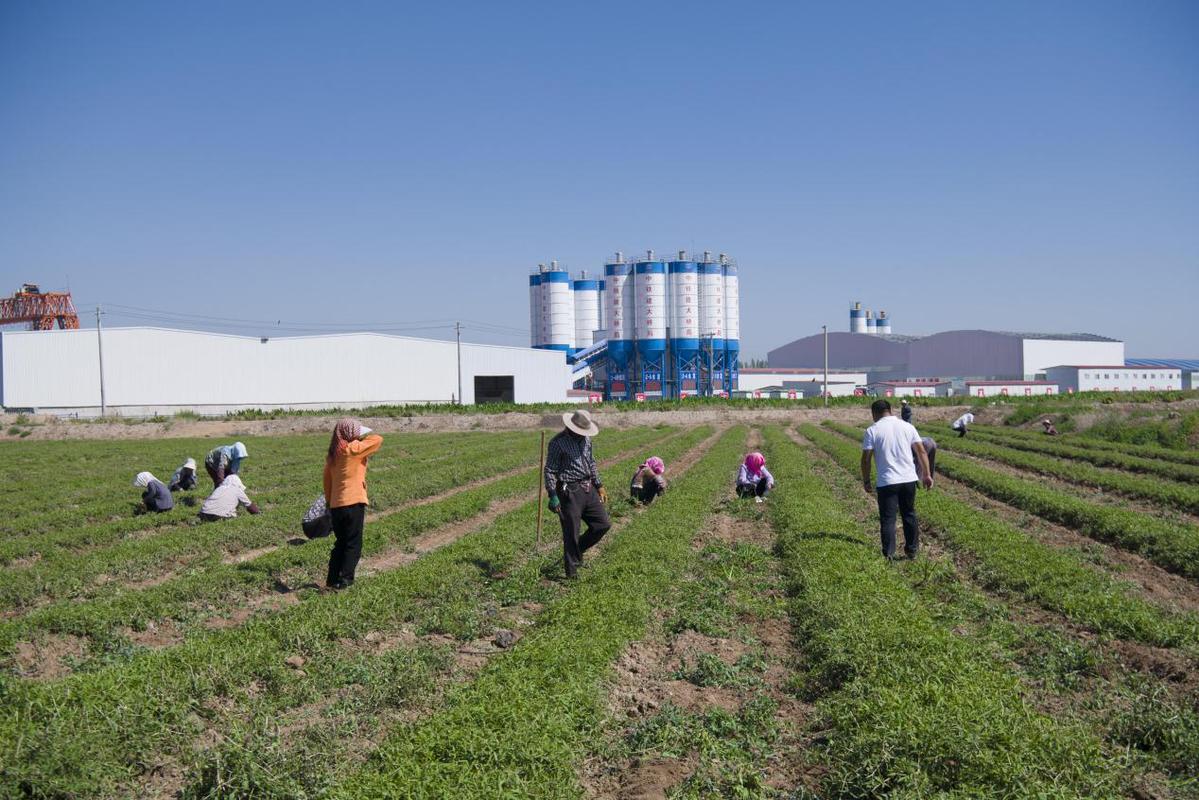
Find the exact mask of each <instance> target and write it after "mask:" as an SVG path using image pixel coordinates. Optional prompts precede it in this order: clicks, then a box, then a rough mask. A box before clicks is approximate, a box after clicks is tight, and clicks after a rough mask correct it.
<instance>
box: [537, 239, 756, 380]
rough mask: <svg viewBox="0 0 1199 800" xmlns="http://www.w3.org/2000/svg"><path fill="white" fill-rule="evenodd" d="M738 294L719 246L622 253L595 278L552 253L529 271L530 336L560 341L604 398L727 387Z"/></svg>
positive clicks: (556, 344) (735, 353) (554, 344)
mask: <svg viewBox="0 0 1199 800" xmlns="http://www.w3.org/2000/svg"><path fill="white" fill-rule="evenodd" d="M740 298H741V293H740V287H739V282H738V276H737V265H736V263H735V262H734V261H732V260H731V259H730V258H729V257H728V256H726V255H724V254H723V253H722V254H720V255H719V256H717V257H716V258H713V257H712V254H711V253H710V252H705V253H704V254H703V256H702V258H700V259H698V260H697V259H692V258H689V257H688V256H687V253H686V251H683V250H680V251H679V252H678V257H677V258H676V259H674V260H671V261H663V260H661V259H658V258H656V257H655V256H654V251H653V250H648V251H646V254H645V258H644V259H642V260H639V261H628V260H626V259H625V258H624V256H623V254H622V253H620V252H617V253H616V257H615V258H614V259H612V260H611V261H609V262H608V263H607V264H605V265H604V274H603V277H602V278H594V277H588V276H587V273H585V272H584V273H583V274H582V275H581V276H580V277H579V278H576V279H572V278H571V276H570V273H569V272H568V271H567V270H565V269H563V268H561V267H559V266H558V262H556V261H553V262H550V265H549V266H548V267H547V266H545V265H544V264H543V265H539V266H538V269H537V271H536V272H535V273H533V274H532V275H530V276H529V328H530V331H531V344H532V346H533V347H535V348H539V349H543V350H560V351H562V352H563V353H564V354H565V356H566V358H567V360H568V361H569V362H570V363H572V364H573V365H574V368H575V378H576V383H579V384H582V385H585V386H587V387H588V388H595V389H597V390H600V391H602V393H603V394H604V396H605V397H606V398H608V399H614V400H630V399H634V398H636V397H638V396H639V395H641V396H644V397H646V398H673V397H695V396H709V395H720V394H725V395H727V394H728V393H729V392H731V391H733V390H734V389H736V387H737V359H738V357H739V355H740V349H741V347H740V344H741V343H740V330H741V299H740Z"/></svg>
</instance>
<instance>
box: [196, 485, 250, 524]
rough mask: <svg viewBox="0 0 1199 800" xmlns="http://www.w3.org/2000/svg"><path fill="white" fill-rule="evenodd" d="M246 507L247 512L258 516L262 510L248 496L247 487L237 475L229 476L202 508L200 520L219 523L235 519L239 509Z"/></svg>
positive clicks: (214, 490)
mask: <svg viewBox="0 0 1199 800" xmlns="http://www.w3.org/2000/svg"><path fill="white" fill-rule="evenodd" d="M238 506H245V507H246V511H248V512H249V513H251V514H257V513H259V511H260V510H261V509H259V508H258V504H257V503H255V502H254V501H253V500H251V499H250V496H249V495H247V494H246V485H245V484H244V483H242V482H241V478H239V477H238V476H236V475H228V476H226V477H225V480H223V481H221V485H220V486H218V487H216V488H215V489H213V490H212V494H210V495H208V497H207V499H205V500H204V504H203V505H201V506H200V519H202V520H204V521H205V522H219V521H221V520H223V519H233V518H234V517H236V516H237V507H238Z"/></svg>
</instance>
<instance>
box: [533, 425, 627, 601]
mask: <svg viewBox="0 0 1199 800" xmlns="http://www.w3.org/2000/svg"><path fill="white" fill-rule="evenodd" d="M562 422H563V424H564V425H565V426H566V427H565V428H564V429H563V431H562V432H561V433H559V434H558V435H557V436H555V437H554V438H553V439H550V444H549V447H548V448H547V449H546V457H545V473H544V475H543V477H544V479H545V490H546V492H548V493H549V504H550V511H553V512H554V513H555V514H557V515H558V520H559V521H560V522H561V523H562V558H563V561H564V562H565V565H566V577H567V578H573V577H575V575H576V574H577V572H578V569H579V566H580V565H581V564H582V563H583V553H585V552H587V550H589V549H590V548H592V547H594V546H595V544H596V543H597V542H599V540H600V539H602V538H604V534H605V533H607V532H608V529H609V528H611V527H612V521H611V520H610V519H609V518H608V509H606V508H604V505H605V504H606V503H607V502H608V492H607V491H605V489H604V487H603V484H602V483H601V482H600V476H599V469H597V468H596V466H595V457H594V455H593V454H592V452H591V437H592V436H595V435H596V434H598V433H599V426H598V425H596V424H595V421H594V420H592V419H591V414H589V413H588V412H587V411H584V410H582V409H580V410H578V411H574V412H570V411H568V412H566V413H565V414H563V415H562ZM583 522H586V523H587V533H585V534H584V535H583V536H582V537H581V538H580V536H579V526H580V524H581V523H583Z"/></svg>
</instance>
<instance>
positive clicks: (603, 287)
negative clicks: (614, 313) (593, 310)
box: [595, 278, 608, 339]
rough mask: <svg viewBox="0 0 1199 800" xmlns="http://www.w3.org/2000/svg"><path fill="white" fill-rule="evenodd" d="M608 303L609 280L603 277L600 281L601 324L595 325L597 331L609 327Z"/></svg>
mask: <svg viewBox="0 0 1199 800" xmlns="http://www.w3.org/2000/svg"><path fill="white" fill-rule="evenodd" d="M607 305H608V282H607V281H605V280H603V279H602V278H601V279H600V282H599V306H598V310H599V324H598V325H596V326H595V329H596V330H597V331H607V329H608V314H607V313H606V312H607V308H606V307H607ZM600 338H601V339H604V338H607V336H606V335H604V336H601V337H600Z"/></svg>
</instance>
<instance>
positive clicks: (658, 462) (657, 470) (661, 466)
mask: <svg viewBox="0 0 1199 800" xmlns="http://www.w3.org/2000/svg"><path fill="white" fill-rule="evenodd" d="M641 466H642V467H643V468H644V467H649V468H650V470H652V471H653V473H654V474H655V475H661V474H662V473H663V472H665V471H666V464H665V462H663V461H662V459H660V458H658V457H657V456H650V457H649V458H647V459H645V463H644V464H642V465H641Z"/></svg>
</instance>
